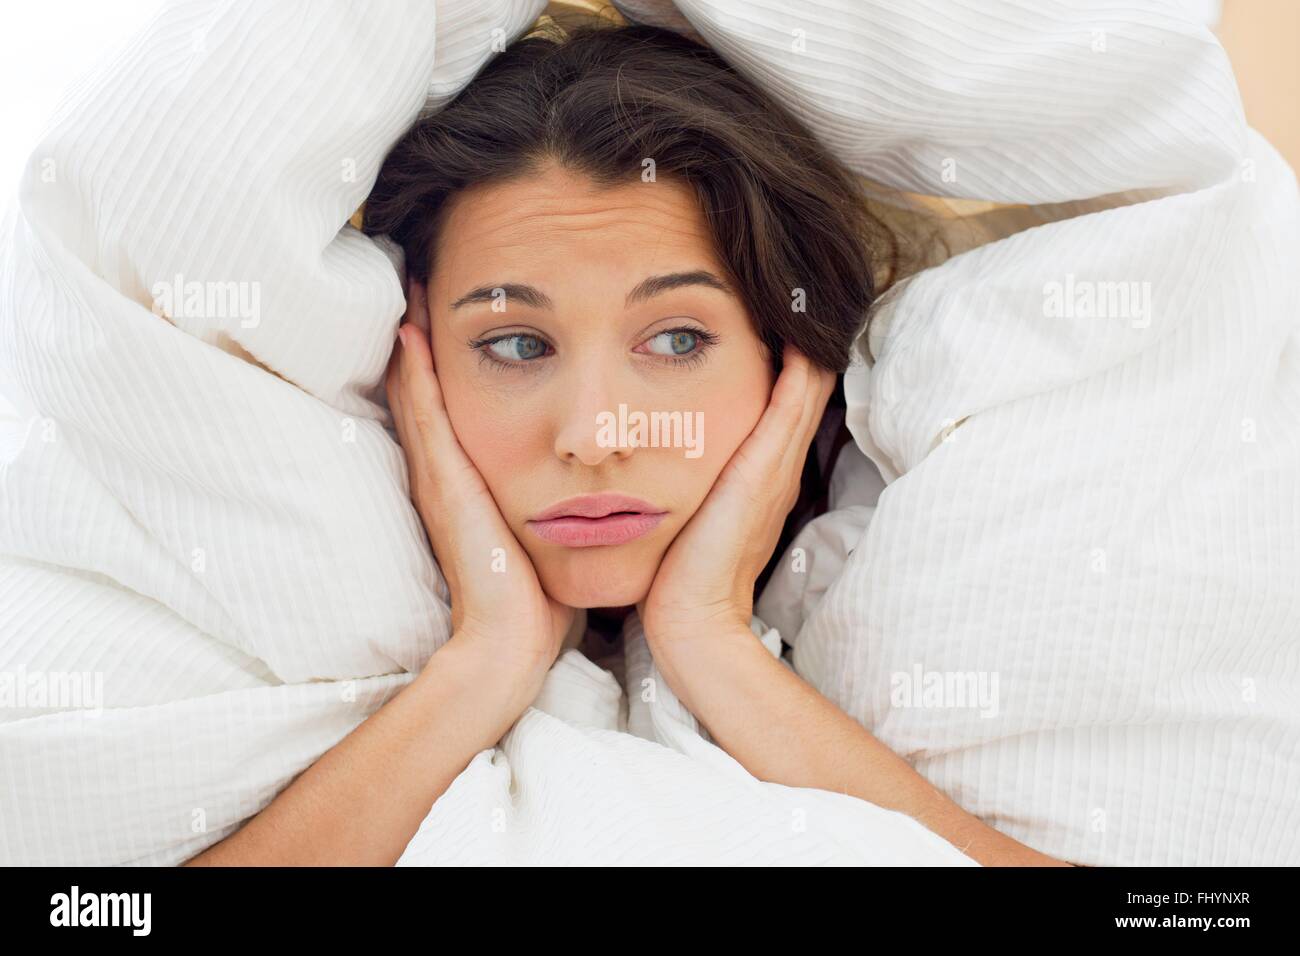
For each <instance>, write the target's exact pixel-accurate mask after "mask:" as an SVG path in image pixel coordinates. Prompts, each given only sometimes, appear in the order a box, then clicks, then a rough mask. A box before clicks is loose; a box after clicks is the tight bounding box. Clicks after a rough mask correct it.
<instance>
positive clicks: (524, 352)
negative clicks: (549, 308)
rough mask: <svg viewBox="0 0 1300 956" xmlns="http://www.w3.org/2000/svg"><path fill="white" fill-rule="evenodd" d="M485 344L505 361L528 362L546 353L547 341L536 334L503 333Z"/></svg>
mask: <svg viewBox="0 0 1300 956" xmlns="http://www.w3.org/2000/svg"><path fill="white" fill-rule="evenodd" d="M484 345H486V346H487V349H488V351H490V352H491V353H492V354H493V355H494V356H495V357H497V358H499V359H501V360H502V361H504V362H527V361H529V360H530V359H535V358H537V357H538V356H540V355H545V354H546V343H545V342H543V341H542V340H541V339H539V338H538V337H537V336H535V335H503V336H502V337H501V338H499V339H493V340H492V341H491V342H485V343H484Z"/></svg>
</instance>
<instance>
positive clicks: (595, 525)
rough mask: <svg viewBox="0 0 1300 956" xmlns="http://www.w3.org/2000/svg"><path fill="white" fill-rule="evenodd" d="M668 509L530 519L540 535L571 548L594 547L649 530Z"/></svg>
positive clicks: (531, 525) (646, 532)
mask: <svg viewBox="0 0 1300 956" xmlns="http://www.w3.org/2000/svg"><path fill="white" fill-rule="evenodd" d="M665 514H666V512H663V511H660V512H658V513H657V514H645V513H627V512H621V513H617V514H612V515H606V516H605V517H603V518H582V517H579V516H578V515H566V516H565V517H563V518H548V519H546V520H545V521H530V522H528V527H530V528H532V529H533V533H534V534H536V535H537V536H538V537H539V538H543V539H545V540H546V541H550V542H552V543H553V544H563V545H566V546H568V547H570V548H590V547H593V546H595V545H601V544H624V543H626V542H628V541H634V540H636V539H637V538H639V537H641V536H642V535H644V534H648V533H649V532H650V530H651V529H652V528H654V527H655V525H657V524H659V522H660V521H662V520H663V519H664V516H665Z"/></svg>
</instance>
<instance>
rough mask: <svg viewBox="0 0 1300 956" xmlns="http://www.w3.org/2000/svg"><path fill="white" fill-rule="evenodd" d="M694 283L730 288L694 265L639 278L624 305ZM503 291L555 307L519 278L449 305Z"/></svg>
mask: <svg viewBox="0 0 1300 956" xmlns="http://www.w3.org/2000/svg"><path fill="white" fill-rule="evenodd" d="M693 285H697V286H704V287H705V288H709V289H717V290H718V291H719V292H727V293H730V292H731V288H730V287H729V286H728V285H727V284H726V283H725V282H723V281H722V280H721V279H719V278H718V277H717V276H716V275H714V274H713V273H712V272H710V271H708V270H707V269H695V270H693V271H691V272H669V273H667V274H665V275H659V276H649V277H648V278H645V279H642V280H641V281H640V282H638V283H637V284H636V286H635V287H633V289H632V291H631V292H629V293H628V294H627V297H626V299H625V300H624V305H628V306H630V305H634V304H635V303H637V302H643V301H645V300H646V299H650V298H653V297H654V296H657V295H661V294H662V293H664V292H668V291H670V290H672V289H680V288H683V287H685V286H693ZM502 294H504V295H505V298H506V299H507V300H515V301H517V302H522V303H523V304H524V305H527V306H530V307H532V308H534V309H551V308H554V304H553V303H552V302H551V299H550V296H548V295H547V294H546V293H545V292H543V291H542V290H541V289H538V288H537V287H536V286H531V285H526V284H524V283H521V282H503V283H501V284H500V285H483V286H479V287H478V288H476V289H473V290H471V291H469V292H467V293H465V294H464V295H463V296H461V297H460V298H459V299H457V300H456V301H455V302H453V303H452V304H451V307H452V308H453V309H459V308H461V307H462V306H466V305H473V304H475V303H477V302H495V301H497V300H498V299H499V298H500V297H501V296H502Z"/></svg>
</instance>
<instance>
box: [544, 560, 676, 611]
mask: <svg viewBox="0 0 1300 956" xmlns="http://www.w3.org/2000/svg"><path fill="white" fill-rule="evenodd" d="M582 550H583V551H585V552H587V555H586V556H582V557H579V558H574V559H571V560H568V561H566V562H565V563H564V567H560V568H554V567H549V566H545V564H544V563H542V562H536V561H535V562H534V567H537V574H538V578H539V579H540V581H541V584H542V590H544V591H545V592H546V593H547V594H549V595H550V596H551V597H552V598H554V599H555V600H557V601H559V602H560V603H561V604H566V605H568V606H569V607H575V608H593V607H630V606H632V605H634V604H636V603H637V602H638V601H640V600H641V599H642V598H644V597H645V596H646V594H647V593H649V591H650V584H651V582H653V580H654V571H655V570H656V569H657V568H658V566H659V562H658V561H655V562H653V564H649V563H648V562H644V561H640V560H638V561H636V562H634V563H630V564H625V563H624V562H621V561H618V560H611V557H612V556H609V555H608V551H609V549H606V548H583V549H582ZM597 551H603V552H606V555H605V556H598V555H597V554H595V552H597ZM648 564H649V566H648V567H647V565H648Z"/></svg>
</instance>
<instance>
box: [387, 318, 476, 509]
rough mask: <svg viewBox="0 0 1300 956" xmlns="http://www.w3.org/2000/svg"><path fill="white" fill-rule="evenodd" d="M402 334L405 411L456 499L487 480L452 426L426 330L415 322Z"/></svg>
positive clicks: (429, 459)
mask: <svg viewBox="0 0 1300 956" xmlns="http://www.w3.org/2000/svg"><path fill="white" fill-rule="evenodd" d="M399 334H400V335H401V337H402V362H401V389H402V402H403V412H404V413H406V414H407V415H408V416H409V418H410V424H411V427H412V431H413V432H415V433H418V436H419V437H418V440H419V441H420V443H421V445H422V447H423V448H424V449H425V456H424V458H425V460H426V461H427V462H428V463H429V467H430V468H431V469H432V470H435V471H436V472H437V479H436V484H437V485H438V486H439V488H442V487H446V488H447V494H448V496H449V497H448V499H447V500H449V501H455V500H457V499H456V497H455V496H456V495H458V494H463V493H469V492H471V491H473V492H478V491H479V490H480V489H481V487H485V483H484V482H483V479H482V477H481V476H479V474H478V470H477V469H476V468H475V467H474V465H473V463H472V462H471V461H470V459H469V456H468V455H467V454H466V453H465V450H464V448H462V447H461V444H460V440H459V439H458V438H457V437H456V432H455V429H454V428H453V427H452V424H451V418H450V417H449V416H448V414H447V407H446V405H445V404H444V403H443V398H442V388H441V386H440V385H439V384H438V376H437V373H436V372H435V371H434V368H433V355H432V353H431V352H430V351H429V341H428V339H427V338H425V335H424V332H423V331H422V330H421V329H419V328H417V327H415V326H413V325H403V326H402V328H401V329H400V330H399ZM412 437H413V438H415V437H416V436H415V435H413V436H412Z"/></svg>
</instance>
